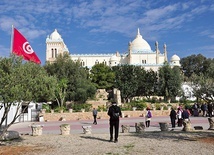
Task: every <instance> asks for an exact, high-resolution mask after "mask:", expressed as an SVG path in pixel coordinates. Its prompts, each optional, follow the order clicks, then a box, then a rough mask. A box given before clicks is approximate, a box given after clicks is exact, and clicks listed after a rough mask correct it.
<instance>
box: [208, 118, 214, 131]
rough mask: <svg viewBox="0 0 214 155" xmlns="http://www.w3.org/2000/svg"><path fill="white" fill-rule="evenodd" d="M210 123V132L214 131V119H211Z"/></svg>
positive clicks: (209, 119)
mask: <svg viewBox="0 0 214 155" xmlns="http://www.w3.org/2000/svg"><path fill="white" fill-rule="evenodd" d="M208 121H209V124H210V127H209V129H208V130H214V120H213V118H212V117H209V118H208Z"/></svg>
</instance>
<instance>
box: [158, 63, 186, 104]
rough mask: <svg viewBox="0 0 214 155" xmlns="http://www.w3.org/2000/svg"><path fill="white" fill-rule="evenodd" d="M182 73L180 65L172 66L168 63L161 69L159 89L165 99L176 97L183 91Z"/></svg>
mask: <svg viewBox="0 0 214 155" xmlns="http://www.w3.org/2000/svg"><path fill="white" fill-rule="evenodd" d="M181 83H182V75H181V71H180V69H179V68H178V67H173V68H171V67H170V66H169V64H168V63H165V65H164V66H163V67H161V68H160V69H159V80H158V89H159V94H160V95H162V96H164V98H165V100H168V99H175V97H176V96H177V95H179V92H181Z"/></svg>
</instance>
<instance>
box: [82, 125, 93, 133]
mask: <svg viewBox="0 0 214 155" xmlns="http://www.w3.org/2000/svg"><path fill="white" fill-rule="evenodd" d="M82 129H83V133H84V134H91V126H82Z"/></svg>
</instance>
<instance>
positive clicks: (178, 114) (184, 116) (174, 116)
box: [169, 107, 191, 130]
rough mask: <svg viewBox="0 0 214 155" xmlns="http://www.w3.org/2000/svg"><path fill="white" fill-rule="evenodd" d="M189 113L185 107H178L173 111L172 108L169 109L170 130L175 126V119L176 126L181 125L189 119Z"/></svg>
mask: <svg viewBox="0 0 214 155" xmlns="http://www.w3.org/2000/svg"><path fill="white" fill-rule="evenodd" d="M190 115H191V113H190V111H189V109H188V108H187V107H185V109H184V110H183V109H182V108H181V107H178V109H177V111H175V109H174V108H172V109H171V111H170V115H169V116H170V120H171V124H172V130H174V128H175V126H176V120H177V124H178V127H181V126H182V124H183V121H190V119H189V116H190Z"/></svg>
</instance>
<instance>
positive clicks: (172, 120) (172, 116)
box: [169, 108, 177, 130]
mask: <svg viewBox="0 0 214 155" xmlns="http://www.w3.org/2000/svg"><path fill="white" fill-rule="evenodd" d="M169 116H170V120H171V124H172V130H174V128H175V120H176V116H177V114H176V111H175V110H174V108H172V109H171V111H170V115H169Z"/></svg>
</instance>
